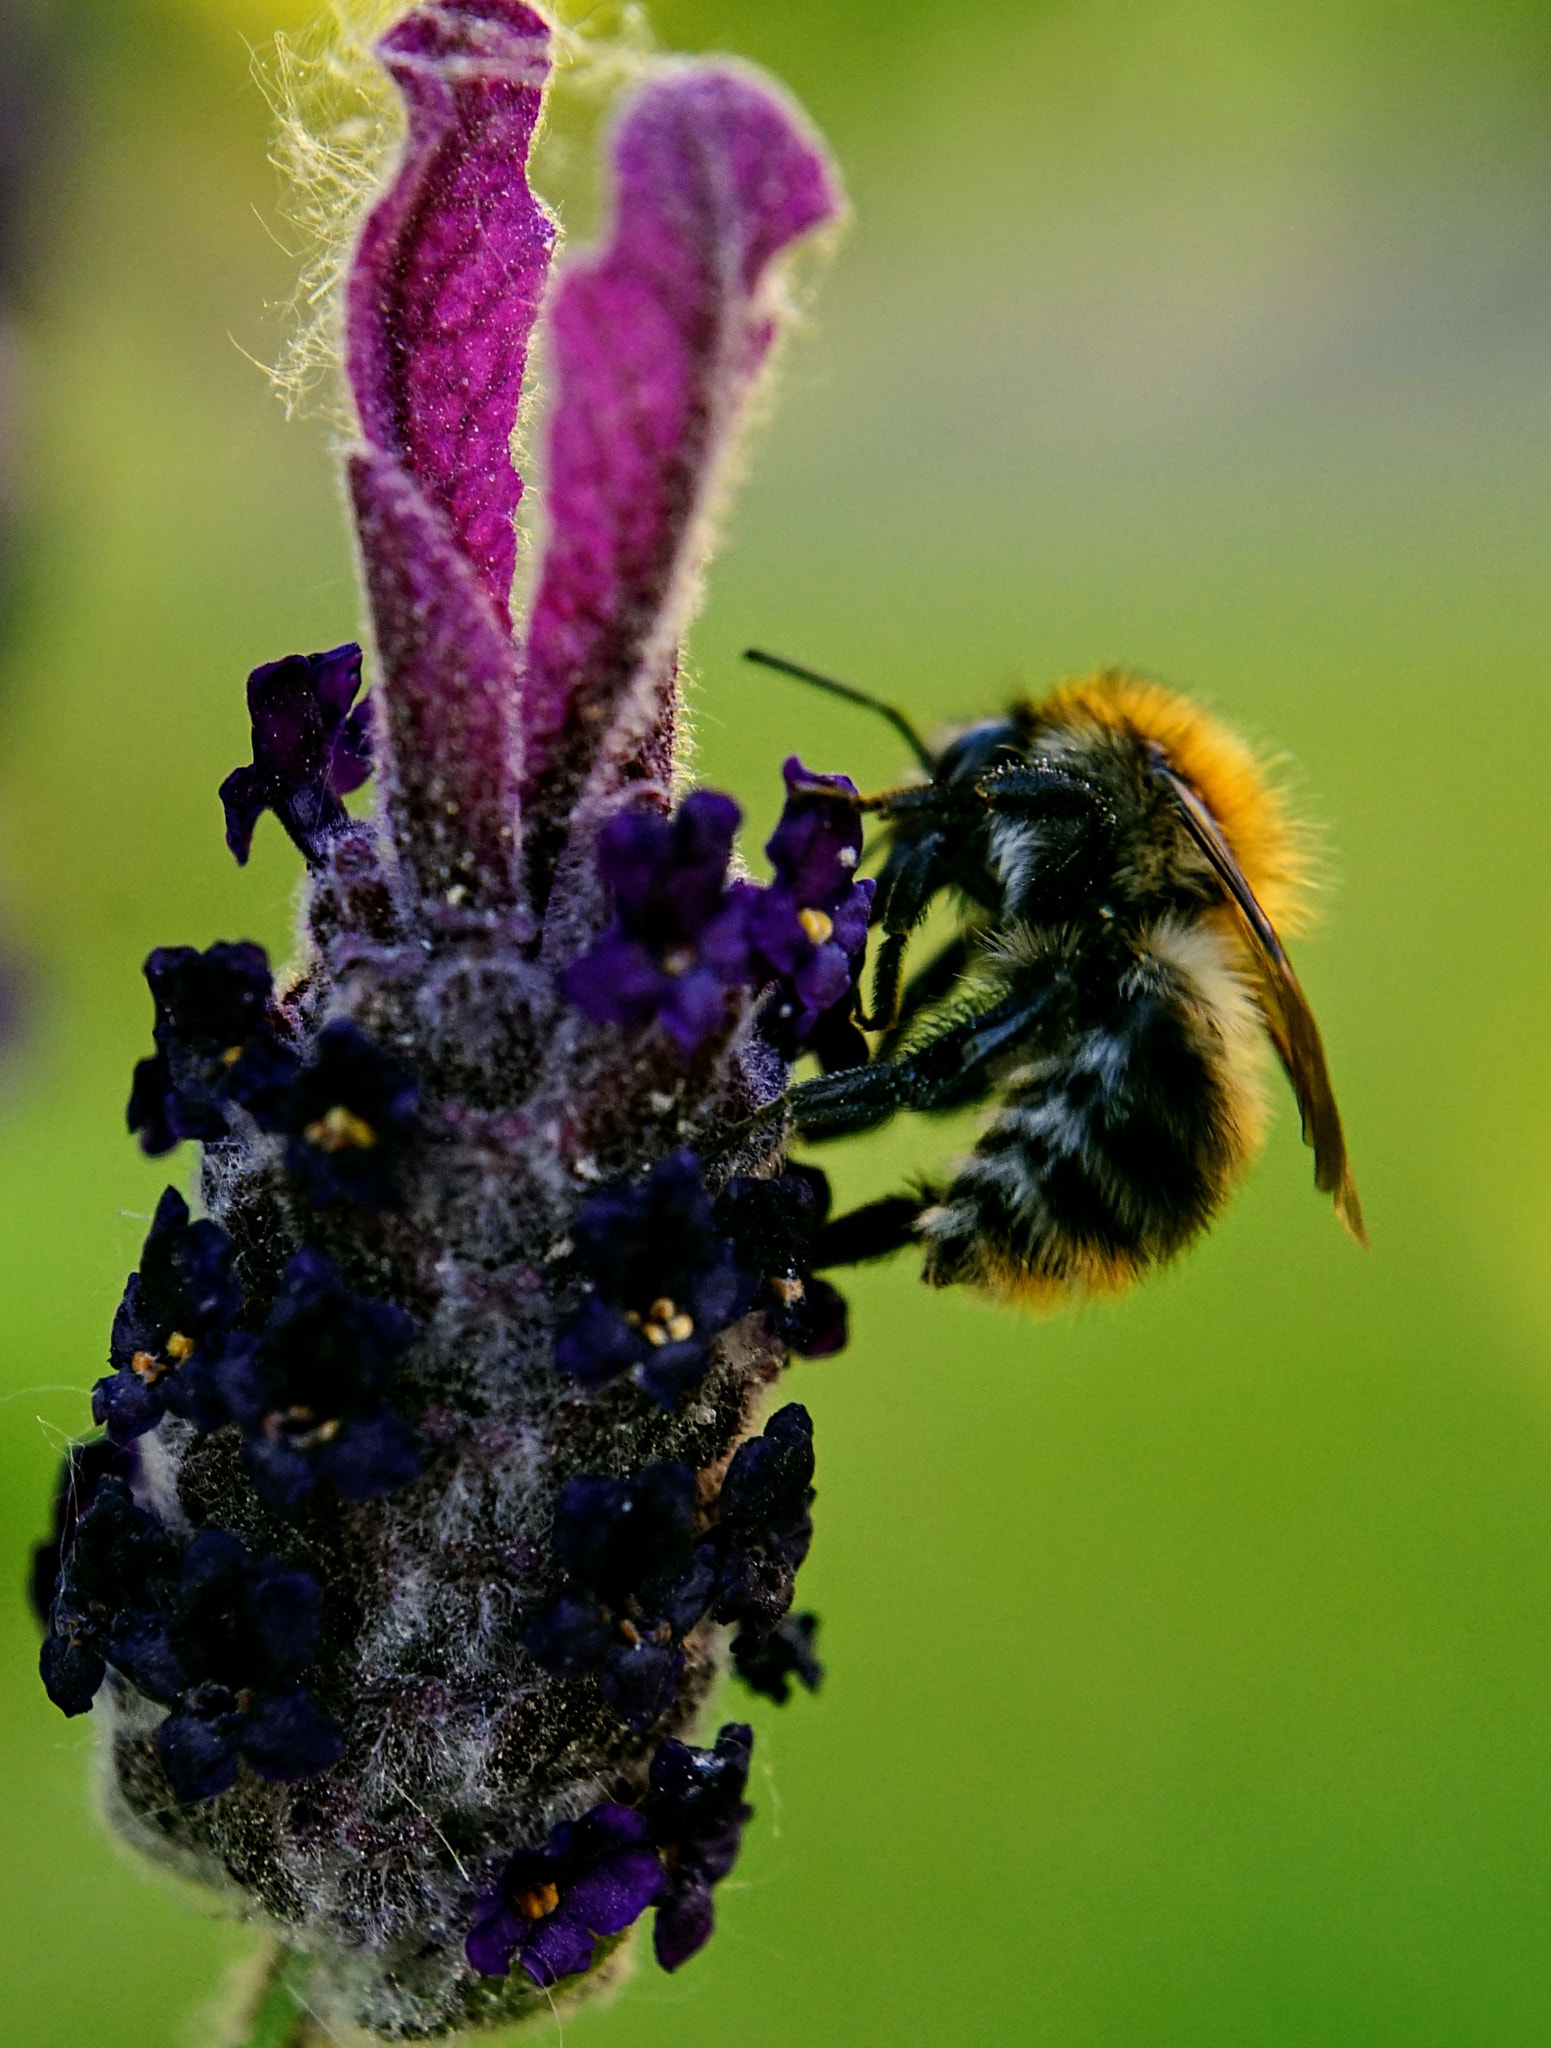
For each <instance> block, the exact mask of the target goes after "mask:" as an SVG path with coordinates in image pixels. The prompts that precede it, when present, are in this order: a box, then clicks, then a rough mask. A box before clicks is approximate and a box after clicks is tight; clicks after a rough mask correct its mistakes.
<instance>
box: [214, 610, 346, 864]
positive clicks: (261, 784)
mask: <svg viewBox="0 0 1551 2048" xmlns="http://www.w3.org/2000/svg"><path fill="white" fill-rule="evenodd" d="M360 687H361V650H360V648H359V647H357V646H356V644H355V642H354V641H353V640H352V641H349V642H347V643H346V645H345V646H343V647H332V648H330V649H329V650H328V652H327V653H326V654H288V655H286V657H285V658H284V659H283V660H282V661H268V662H265V663H264V664H263V666H262V667H260V668H256V669H255V670H254V671H253V673H252V674H251V675H250V676H249V677H248V716H249V718H250V719H251V720H252V723H253V763H252V766H251V767H248V768H234V769H233V770H232V772H231V774H230V775H228V776H227V778H226V780H225V781H224V782H223V783H222V784H221V802H222V804H223V805H224V806H225V810H226V843H227V845H228V846H229V847H230V848H231V850H232V852H233V853H234V854H235V855H236V856H237V859H238V861H239V862H242V863H246V861H247V858H248V854H249V851H250V850H251V848H252V845H253V828H254V826H255V825H257V823H258V821H259V819H260V817H261V816H262V815H263V813H264V812H265V811H273V812H274V814H275V816H276V817H277V818H278V819H279V820H280V822H281V824H282V825H283V826H284V827H285V829H286V831H287V832H288V833H289V834H290V835H291V838H292V840H293V841H294V843H295V844H296V846H297V847H298V849H299V850H300V851H301V852H302V853H303V854H304V855H305V856H306V858H307V860H308V861H309V862H310V863H311V864H312V865H313V866H314V867H316V866H317V865H318V864H319V863H320V862H321V861H322V859H323V856H324V853H325V852H326V850H327V848H328V843H329V841H330V840H331V839H332V838H334V837H335V835H336V834H338V833H339V832H342V831H343V830H344V828H345V826H346V824H347V823H348V822H349V819H348V815H347V813H346V811H345V807H344V805H343V804H342V803H341V802H340V798H341V797H344V796H348V795H349V794H350V792H351V790H353V789H359V788H360V786H361V784H362V783H363V782H364V781H365V780H366V778H367V777H368V776H369V775H370V774H371V772H372V725H371V719H372V714H371V708H370V705H371V700H370V699H369V698H366V697H363V698H362V699H361V701H360V703H359V704H356V705H355V709H354V710H353V711H352V710H351V708H350V707H351V705H352V704H353V703H355V697H356V693H357V692H358V691H359V689H360Z"/></svg>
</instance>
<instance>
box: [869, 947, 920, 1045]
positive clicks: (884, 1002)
mask: <svg viewBox="0 0 1551 2048" xmlns="http://www.w3.org/2000/svg"><path fill="white" fill-rule="evenodd" d="M909 943H910V934H909V932H908V931H903V932H890V933H889V934H888V936H887V938H885V940H884V941H883V944H882V945H881V946H880V947H879V948H878V964H877V966H876V967H874V969H873V973H872V1012H871V1014H870V1015H869V1016H866V1017H862V1018H860V1019H858V1021H859V1023H860V1024H861V1027H862V1029H863V1030H864V1031H892V1030H893V1029H894V1027H895V1025H896V1024H897V1023H898V1022H899V983H900V976H901V974H902V973H903V971H904V965H905V948H906V946H907V945H908V944H909Z"/></svg>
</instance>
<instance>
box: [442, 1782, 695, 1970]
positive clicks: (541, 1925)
mask: <svg viewBox="0 0 1551 2048" xmlns="http://www.w3.org/2000/svg"><path fill="white" fill-rule="evenodd" d="M663 1881H664V1880H663V1869H662V1863H661V1861H660V1859H659V1858H658V1855H657V1851H656V1850H655V1849H654V1848H653V1847H652V1844H651V1841H650V1839H649V1838H648V1835H647V1830H646V1822H645V1821H644V1820H643V1819H642V1817H641V1815H640V1814H639V1813H636V1812H634V1811H633V1810H632V1809H631V1808H630V1807H628V1806H614V1805H607V1806H595V1807H594V1808H593V1809H592V1811H591V1812H590V1813H584V1814H583V1815H582V1817H581V1819H580V1820H564V1821H561V1822H560V1824H559V1826H558V1827H555V1828H552V1829H551V1830H550V1835H549V1840H548V1841H547V1842H546V1843H545V1844H544V1846H543V1848H541V1849H519V1850H518V1851H517V1853H516V1855H515V1856H513V1857H512V1859H511V1861H510V1862H509V1863H508V1864H507V1866H506V1868H505V1869H504V1870H503V1871H502V1872H501V1875H500V1878H499V1879H498V1880H497V1882H496V1883H495V1884H494V1885H493V1886H492V1887H491V1889H490V1890H489V1891H487V1892H486V1893H484V1894H483V1896H482V1897H481V1898H480V1900H479V1903H478V1905H477V1906H476V1907H475V1919H474V1927H473V1931H472V1932H471V1933H470V1935H469V1937H468V1941H467V1944H466V1950H467V1954H468V1959H469V1962H470V1963H471V1964H472V1965H473V1967H474V1968H475V1969H476V1970H478V1971H479V1972H480V1974H481V1975H482V1976H485V1977H504V1976H506V1975H507V1974H508V1973H509V1971H510V1970H511V1967H512V1961H513V1958H514V1957H515V1958H516V1960H517V1961H518V1962H519V1963H520V1964H521V1965H522V1968H523V1969H524V1970H525V1971H526V1972H527V1974H528V1975H529V1976H530V1977H531V1978H532V1980H533V1982H534V1983H535V1984H537V1985H539V1986H541V1987H548V1986H549V1985H552V1984H558V1983H559V1982H560V1980H561V1979H562V1978H563V1977H574V1976H575V1975H577V1973H578V1972H579V1971H582V1970H585V1969H587V1968H589V1967H590V1965H591V1963H592V1959H593V1949H594V1945H595V1943H596V1942H597V1940H598V1939H599V1937H606V1936H608V1935H611V1934H623V1932H624V1931H625V1929H626V1928H627V1927H629V1926H631V1925H633V1923H634V1922H635V1921H637V1920H638V1919H639V1918H640V1917H641V1915H642V1914H643V1913H644V1912H645V1911H646V1909H647V1907H648V1906H649V1905H651V1903H652V1902H653V1900H654V1899H655V1898H656V1897H657V1895H658V1893H659V1892H660V1891H661V1890H662V1887H663Z"/></svg>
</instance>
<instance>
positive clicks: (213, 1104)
mask: <svg viewBox="0 0 1551 2048" xmlns="http://www.w3.org/2000/svg"><path fill="white" fill-rule="evenodd" d="M145 978H146V980H147V981H148V982H149V984H150V988H151V998H152V1001H153V1002H154V1003H155V1005H156V1022H155V1024H154V1026H153V1027H152V1031H151V1036H152V1037H153V1038H154V1039H155V1041H156V1051H155V1053H154V1054H153V1055H152V1056H151V1058H149V1059H145V1060H141V1062H140V1064H139V1065H138V1066H137V1067H136V1068H135V1078H134V1086H133V1089H132V1091H131V1093H130V1098H129V1112H128V1115H129V1128H130V1129H131V1130H132V1131H138V1132H139V1133H140V1147H141V1150H142V1151H144V1152H149V1153H151V1154H153V1155H154V1154H156V1153H160V1152H167V1151H170V1150H171V1149H172V1147H173V1146H174V1145H175V1144H176V1143H177V1142H178V1140H179V1139H180V1138H201V1139H203V1140H204V1141H205V1142H206V1143H207V1144H209V1143H214V1142H215V1141H216V1140H218V1139H221V1138H224V1137H225V1136H226V1135H227V1131H228V1122H227V1109H228V1106H229V1105H230V1104H232V1103H239V1104H241V1105H242V1106H243V1107H244V1108H246V1109H250V1110H251V1111H252V1112H253V1113H254V1115H255V1116H257V1117H258V1118H259V1120H260V1122H261V1123H262V1122H263V1121H264V1119H265V1116H266V1113H267V1112H268V1111H269V1110H270V1109H271V1108H272V1107H273V1105H274V1103H275V1102H276V1101H277V1100H278V1099H279V1097H280V1095H281V1094H282V1093H283V1091H284V1089H285V1087H286V1086H287V1085H288V1084H289V1082H290V1080H291V1078H292V1077H293V1075H294V1074H295V1071H296V1066H297V1061H296V1058H295V1056H294V1054H292V1053H291V1052H289V1051H288V1050H287V1049H286V1047H285V1046H283V1045H282V1044H281V1042H280V1040H279V1038H278V1037H277V1035H276V1033H275V1029H274V1024H273V1020H272V1018H271V1016H270V1008H269V1004H270V997H271V995H272V993H273V988H274V984H273V981H272V978H271V976H270V972H269V956H268V955H267V954H266V953H265V951H264V949H263V947H262V946H256V945H254V944H253V943H252V942H251V941H247V940H244V941H241V942H239V943H237V944H235V945H232V944H227V943H224V942H223V943H220V944H217V945H214V946H211V947H209V948H208V949H207V950H206V951H205V952H203V953H201V952H200V951H199V950H198V948H197V947H194V946H158V947H157V948H156V950H155V951H154V952H153V953H151V954H150V955H149V957H148V958H147V960H146V963H145Z"/></svg>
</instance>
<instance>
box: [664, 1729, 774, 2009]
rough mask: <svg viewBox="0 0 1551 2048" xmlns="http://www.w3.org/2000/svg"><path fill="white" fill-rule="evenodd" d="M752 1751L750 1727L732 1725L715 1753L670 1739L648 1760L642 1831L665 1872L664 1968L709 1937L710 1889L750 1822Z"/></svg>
mask: <svg viewBox="0 0 1551 2048" xmlns="http://www.w3.org/2000/svg"><path fill="white" fill-rule="evenodd" d="M753 1748H754V1731H753V1729H752V1728H750V1727H749V1726H748V1725H747V1724H746V1723H744V1722H742V1721H729V1722H728V1723H727V1724H726V1725H725V1726H724V1727H723V1728H722V1730H721V1732H720V1734H719V1735H718V1736H717V1738H716V1747H715V1748H714V1749H696V1748H695V1747H694V1746H693V1745H692V1744H690V1743H687V1742H675V1741H673V1740H672V1739H671V1738H670V1739H669V1740H668V1741H666V1742H664V1743H662V1744H661V1745H660V1746H659V1747H658V1750H657V1753H656V1755H655V1756H654V1757H653V1758H652V1767H651V1789H650V1791H649V1792H648V1793H647V1796H646V1807H645V1812H646V1825H647V1827H648V1828H649V1829H650V1831H651V1837H652V1840H653V1841H654V1842H655V1843H656V1844H657V1847H658V1849H659V1851H660V1852H661V1855H662V1860H663V1867H664V1869H665V1871H666V1873H667V1875H666V1882H665V1884H664V1888H663V1892H662V1895H661V1897H660V1898H659V1899H658V1901H657V1918H656V1922H655V1924H654V1926H653V1929H652V1940H653V1946H654V1948H655V1950H656V1954H657V1960H658V1962H659V1963H660V1964H661V1965H662V1967H663V1968H664V1969H665V1970H676V1969H678V1967H679V1965H680V1964H681V1963H687V1962H688V1961H689V1959H690V1957H691V1956H692V1955H695V1954H697V1953H698V1952H699V1950H701V1949H702V1948H704V1947H705V1945H706V1943H707V1942H708V1941H709V1940H710V1938H711V1933H712V1930H713V1929H714V1927H715V1925H716V1909H715V1905H714V1903H713V1901H712V1897H711V1890H712V1887H713V1886H714V1885H717V1884H719V1883H720V1882H721V1880H722V1879H723V1878H724V1877H725V1876H726V1875H727V1873H728V1872H729V1871H730V1870H731V1869H732V1867H733V1865H734V1864H735V1863H736V1862H737V1860H738V1851H739V1849H740V1848H741V1846H742V1843H743V1830H744V1828H745V1827H746V1826H747V1825H748V1823H749V1822H750V1821H751V1820H752V1819H753V1818H754V1809H753V1807H752V1806H747V1805H745V1804H744V1799H743V1794H744V1792H745V1790H746V1789H747V1786H748V1782H749V1758H750V1756H751V1754H752V1752H753Z"/></svg>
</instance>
